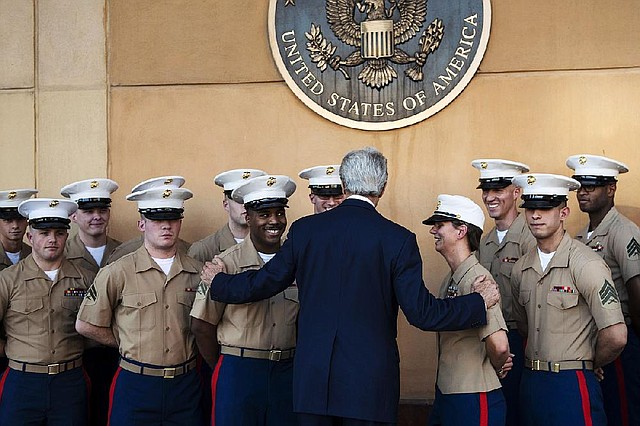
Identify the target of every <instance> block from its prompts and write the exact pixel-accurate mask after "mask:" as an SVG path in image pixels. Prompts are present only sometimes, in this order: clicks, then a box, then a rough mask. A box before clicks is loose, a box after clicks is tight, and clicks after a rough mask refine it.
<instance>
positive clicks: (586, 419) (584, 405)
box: [576, 370, 593, 426]
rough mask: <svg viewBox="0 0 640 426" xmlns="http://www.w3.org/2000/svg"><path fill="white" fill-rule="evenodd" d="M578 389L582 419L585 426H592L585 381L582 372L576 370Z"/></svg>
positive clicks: (589, 402)
mask: <svg viewBox="0 0 640 426" xmlns="http://www.w3.org/2000/svg"><path fill="white" fill-rule="evenodd" d="M576 376H577V377H578V387H579V388H580V399H581V400H582V416H583V417H584V424H585V426H593V423H592V421H591V401H590V400H589V389H588V388H587V379H585V377H584V371H582V370H577V371H576Z"/></svg>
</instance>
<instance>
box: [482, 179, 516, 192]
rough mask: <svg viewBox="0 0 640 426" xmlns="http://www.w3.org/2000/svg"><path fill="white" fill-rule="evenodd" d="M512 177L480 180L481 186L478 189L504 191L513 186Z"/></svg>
mask: <svg viewBox="0 0 640 426" xmlns="http://www.w3.org/2000/svg"><path fill="white" fill-rule="evenodd" d="M511 179H512V178H510V177H498V178H491V179H480V180H479V182H480V185H478V186H477V187H476V189H502V188H506V187H507V186H509V185H511Z"/></svg>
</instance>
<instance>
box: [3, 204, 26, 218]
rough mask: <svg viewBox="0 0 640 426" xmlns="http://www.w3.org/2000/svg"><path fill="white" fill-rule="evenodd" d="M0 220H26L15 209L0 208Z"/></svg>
mask: <svg viewBox="0 0 640 426" xmlns="http://www.w3.org/2000/svg"><path fill="white" fill-rule="evenodd" d="M0 219H4V220H13V219H26V218H25V217H24V216H22V215H21V214H20V213H18V208H17V207H6V208H0Z"/></svg>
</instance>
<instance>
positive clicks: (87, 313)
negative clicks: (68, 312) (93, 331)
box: [78, 266, 124, 327]
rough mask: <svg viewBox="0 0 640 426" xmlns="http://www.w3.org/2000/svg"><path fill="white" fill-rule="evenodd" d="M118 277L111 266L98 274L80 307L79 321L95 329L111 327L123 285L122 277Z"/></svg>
mask: <svg viewBox="0 0 640 426" xmlns="http://www.w3.org/2000/svg"><path fill="white" fill-rule="evenodd" d="M118 275H119V274H118V273H117V272H116V271H115V270H114V268H113V267H112V266H106V267H104V268H102V269H101V270H100V272H98V275H96V278H95V279H94V281H93V284H92V285H91V287H89V289H88V290H87V292H86V294H85V297H84V300H83V301H82V305H80V310H79V311H78V319H79V320H81V321H84V322H86V323H89V324H92V325H95V326H96V327H111V320H112V317H113V310H114V309H115V307H116V305H117V303H118V300H119V299H120V295H121V293H122V287H123V285H124V277H119V276H118Z"/></svg>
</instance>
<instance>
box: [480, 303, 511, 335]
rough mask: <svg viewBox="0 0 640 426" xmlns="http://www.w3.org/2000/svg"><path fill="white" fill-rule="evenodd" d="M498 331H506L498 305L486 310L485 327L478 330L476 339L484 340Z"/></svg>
mask: <svg viewBox="0 0 640 426" xmlns="http://www.w3.org/2000/svg"><path fill="white" fill-rule="evenodd" d="M500 330H504V331H507V323H506V322H505V320H504V317H503V316H502V309H501V308H500V305H499V304H495V305H493V306H492V307H490V308H489V310H487V325H485V326H483V327H480V328H479V329H478V337H479V338H480V340H484V339H486V338H487V337H489V336H491V335H492V334H493V333H495V332H496V331H500Z"/></svg>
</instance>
